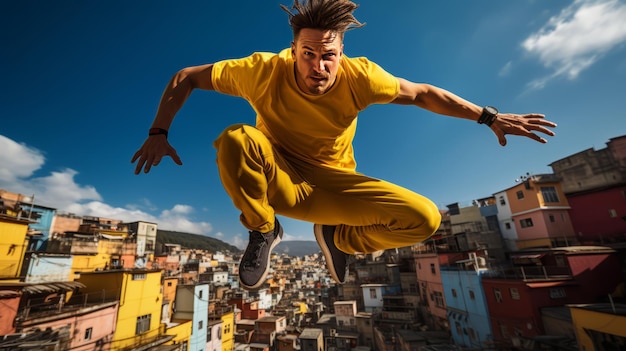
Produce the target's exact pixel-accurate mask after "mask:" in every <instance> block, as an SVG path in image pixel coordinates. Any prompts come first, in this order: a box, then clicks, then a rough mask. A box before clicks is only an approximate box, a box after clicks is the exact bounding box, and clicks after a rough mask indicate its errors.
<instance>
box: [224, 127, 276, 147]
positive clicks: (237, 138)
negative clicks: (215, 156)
mask: <svg viewBox="0 0 626 351" xmlns="http://www.w3.org/2000/svg"><path fill="white" fill-rule="evenodd" d="M259 138H265V135H263V133H261V131H260V130H258V129H257V128H255V127H253V126H251V125H248V124H233V125H231V126H228V127H226V128H225V129H224V130H223V131H222V133H220V135H219V136H218V137H217V139H215V141H214V142H213V146H214V147H215V148H216V149H217V150H220V148H221V147H223V146H229V145H244V144H249V143H250V141H251V140H258V139H259Z"/></svg>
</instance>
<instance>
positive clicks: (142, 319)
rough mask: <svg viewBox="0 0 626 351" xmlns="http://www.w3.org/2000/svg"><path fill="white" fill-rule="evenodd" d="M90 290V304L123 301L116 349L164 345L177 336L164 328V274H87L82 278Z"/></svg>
mask: <svg viewBox="0 0 626 351" xmlns="http://www.w3.org/2000/svg"><path fill="white" fill-rule="evenodd" d="M78 281H79V282H81V283H83V284H85V286H86V288H84V289H81V291H82V292H83V293H85V294H87V295H88V301H99V302H102V301H108V300H119V304H120V305H119V306H120V307H119V311H118V315H117V327H116V330H115V334H114V335H113V341H112V344H111V346H112V347H111V349H112V350H125V349H132V348H136V347H140V346H142V345H154V346H156V345H161V344H164V343H166V342H169V341H171V340H172V339H173V338H174V337H173V336H171V335H169V336H168V335H167V334H166V333H165V330H164V328H161V327H160V325H161V309H162V304H163V293H162V292H161V272H160V271H149V270H140V269H133V270H110V271H101V272H91V273H83V274H81V275H80V278H79V279H78Z"/></svg>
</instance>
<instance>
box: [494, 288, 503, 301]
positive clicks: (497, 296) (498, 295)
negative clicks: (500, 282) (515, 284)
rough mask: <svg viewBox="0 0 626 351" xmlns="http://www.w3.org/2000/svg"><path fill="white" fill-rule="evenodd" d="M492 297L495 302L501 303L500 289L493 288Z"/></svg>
mask: <svg viewBox="0 0 626 351" xmlns="http://www.w3.org/2000/svg"><path fill="white" fill-rule="evenodd" d="M493 296H494V297H495V298H496V302H498V303H500V302H502V292H500V289H498V288H493Z"/></svg>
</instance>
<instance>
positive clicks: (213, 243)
mask: <svg viewBox="0 0 626 351" xmlns="http://www.w3.org/2000/svg"><path fill="white" fill-rule="evenodd" d="M156 241H157V245H156V252H157V254H159V253H161V252H163V244H178V245H180V246H182V247H184V248H188V249H200V250H206V251H209V252H217V251H230V252H241V250H240V249H238V248H237V247H236V246H233V245H230V244H228V243H225V242H223V241H221V240H219V239H215V238H211V237H208V236H204V235H198V234H191V233H182V232H175V231H171V230H161V229H157V237H156Z"/></svg>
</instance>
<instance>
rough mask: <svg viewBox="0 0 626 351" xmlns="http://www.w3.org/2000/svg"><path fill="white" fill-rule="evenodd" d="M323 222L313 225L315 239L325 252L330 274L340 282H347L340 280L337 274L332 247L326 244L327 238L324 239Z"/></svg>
mask: <svg viewBox="0 0 626 351" xmlns="http://www.w3.org/2000/svg"><path fill="white" fill-rule="evenodd" d="M322 228H323V227H322V225H321V224H315V225H314V226H313V234H315V240H317V243H318V244H319V246H320V248H321V249H322V253H323V254H324V258H325V259H326V267H327V268H328V272H329V273H330V276H331V277H332V278H333V279H334V280H335V282H337V283H338V284H343V283H345V281H344V282H342V281H341V280H339V276H338V275H337V271H335V265H334V264H333V255H332V254H331V253H330V249H329V248H328V245H326V240H324V231H323V229H322Z"/></svg>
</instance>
